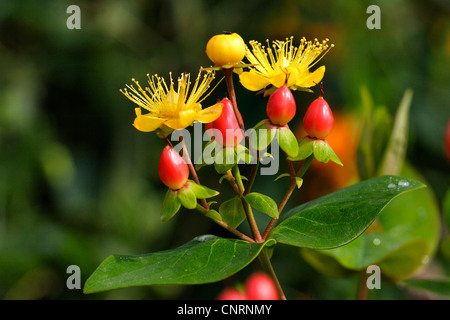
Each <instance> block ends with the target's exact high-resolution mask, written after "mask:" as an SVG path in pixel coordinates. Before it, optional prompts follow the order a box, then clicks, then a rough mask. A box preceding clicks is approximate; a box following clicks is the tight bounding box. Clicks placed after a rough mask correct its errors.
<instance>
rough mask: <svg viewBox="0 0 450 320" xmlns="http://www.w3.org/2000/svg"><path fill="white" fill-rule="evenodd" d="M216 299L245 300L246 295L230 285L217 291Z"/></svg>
mask: <svg viewBox="0 0 450 320" xmlns="http://www.w3.org/2000/svg"><path fill="white" fill-rule="evenodd" d="M217 300H247V297H246V296H245V294H244V293H243V292H242V291H240V290H239V289H237V288H231V287H230V288H225V289H224V290H223V291H222V292H221V293H219V295H218V296H217Z"/></svg>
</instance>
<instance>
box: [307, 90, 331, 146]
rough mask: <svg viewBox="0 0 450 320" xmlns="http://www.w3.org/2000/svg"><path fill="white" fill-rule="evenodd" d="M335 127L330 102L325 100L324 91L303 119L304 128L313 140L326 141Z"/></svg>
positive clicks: (310, 106)
mask: <svg viewBox="0 0 450 320" xmlns="http://www.w3.org/2000/svg"><path fill="white" fill-rule="evenodd" d="M333 127H334V117H333V113H332V112H331V109H330V106H329V105H328V102H326V101H325V99H324V98H323V91H322V88H321V94H320V96H319V98H317V99H316V100H314V101H313V102H312V103H311V104H310V105H309V107H308V110H306V113H305V116H304V117H303V128H304V129H305V131H306V133H307V134H308V135H309V136H310V137H312V138H318V139H325V138H326V137H328V135H329V134H330V133H331V131H332V130H333Z"/></svg>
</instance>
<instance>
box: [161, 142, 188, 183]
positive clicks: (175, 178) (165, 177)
mask: <svg viewBox="0 0 450 320" xmlns="http://www.w3.org/2000/svg"><path fill="white" fill-rule="evenodd" d="M159 177H160V178H161V181H162V182H163V183H164V184H165V185H166V186H167V187H169V188H170V189H172V190H178V189H180V188H182V187H183V186H184V185H185V184H186V182H187V180H188V178H189V167H188V165H187V164H186V162H185V161H184V159H183V157H181V156H180V154H179V153H178V152H176V151H175V149H174V148H172V147H171V146H166V147H165V148H164V149H163V151H162V154H161V158H160V159H159Z"/></svg>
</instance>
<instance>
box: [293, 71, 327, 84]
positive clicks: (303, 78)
mask: <svg viewBox="0 0 450 320" xmlns="http://www.w3.org/2000/svg"><path fill="white" fill-rule="evenodd" d="M324 74H325V66H321V67H319V68H317V70H316V71H314V72H308V71H306V72H303V73H301V74H300V75H298V78H297V81H296V83H295V85H296V86H298V87H303V88H310V87H314V86H315V85H316V84H318V83H319V82H320V81H322V79H323V75H324Z"/></svg>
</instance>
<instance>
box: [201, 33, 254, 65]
mask: <svg viewBox="0 0 450 320" xmlns="http://www.w3.org/2000/svg"><path fill="white" fill-rule="evenodd" d="M245 50H246V45H245V42H244V40H243V39H242V37H241V36H240V35H238V34H237V33H224V34H218V35H215V36H213V37H212V38H211V39H209V41H208V43H207V45H206V55H207V56H208V58H209V59H210V60H211V61H212V62H214V64H215V65H216V66H229V67H232V66H233V65H237V64H239V63H240V62H241V61H242V59H243V58H244V56H245Z"/></svg>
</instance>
